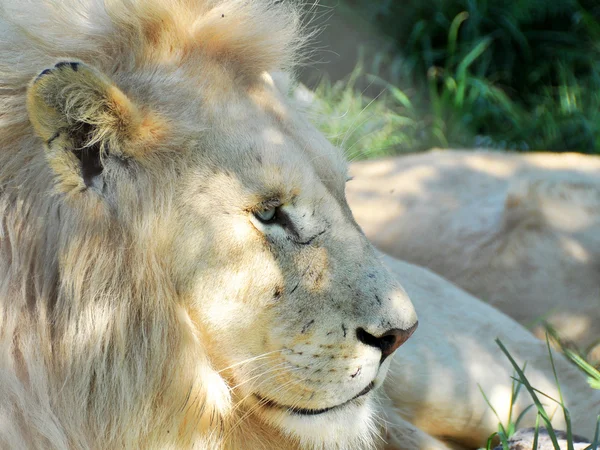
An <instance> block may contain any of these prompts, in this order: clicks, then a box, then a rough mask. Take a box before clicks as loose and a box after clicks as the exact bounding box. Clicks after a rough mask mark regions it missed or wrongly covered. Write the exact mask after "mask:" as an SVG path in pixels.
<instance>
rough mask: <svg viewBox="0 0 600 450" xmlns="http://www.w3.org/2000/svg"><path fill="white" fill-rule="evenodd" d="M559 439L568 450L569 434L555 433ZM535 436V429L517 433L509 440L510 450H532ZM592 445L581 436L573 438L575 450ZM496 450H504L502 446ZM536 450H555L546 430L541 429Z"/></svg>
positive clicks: (524, 429)
mask: <svg viewBox="0 0 600 450" xmlns="http://www.w3.org/2000/svg"><path fill="white" fill-rule="evenodd" d="M554 433H555V434H556V437H557V439H558V444H559V445H560V448H561V450H563V449H564V450H566V449H567V433H565V432H564V431H556V430H555V431H554ZM534 435H535V429H534V428H523V429H522V430H519V431H517V432H516V433H515V434H513V436H512V437H511V438H510V439H509V440H508V443H509V446H510V450H532V449H533V440H534ZM589 445H590V442H589V440H587V439H586V438H582V437H581V436H573V448H574V449H575V450H583V449H585V448H586V447H588V446H589ZM494 450H502V445H499V446H498V447H496V448H495V449H494ZM536 450H554V446H553V444H552V440H551V439H550V436H549V435H548V431H547V430H546V429H545V428H540V429H539V433H538V446H537V449H536Z"/></svg>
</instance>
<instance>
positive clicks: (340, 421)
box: [260, 386, 378, 449]
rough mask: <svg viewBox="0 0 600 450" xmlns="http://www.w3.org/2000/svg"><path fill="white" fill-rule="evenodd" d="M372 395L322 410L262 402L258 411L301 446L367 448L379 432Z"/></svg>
mask: <svg viewBox="0 0 600 450" xmlns="http://www.w3.org/2000/svg"><path fill="white" fill-rule="evenodd" d="M370 389H372V386H370ZM370 389H369V390H370ZM373 395H374V394H373V393H361V395H360V396H357V397H355V398H354V399H352V400H348V401H347V402H345V403H343V404H341V405H338V406H335V407H330V408H323V409H321V410H318V409H315V410H294V409H289V408H286V407H277V406H271V405H264V406H263V407H261V408H260V409H261V411H260V415H261V416H262V417H263V420H265V421H266V422H268V423H269V424H270V425H272V426H274V427H276V428H277V429H279V430H280V431H281V432H283V434H285V435H288V436H290V437H292V438H295V439H297V440H299V441H300V444H301V448H307V449H312V448H319V449H321V448H322V449H342V448H360V449H369V448H372V447H373V443H374V439H375V435H376V433H377V432H378V429H377V426H376V424H375V421H374V418H375V406H374V400H373Z"/></svg>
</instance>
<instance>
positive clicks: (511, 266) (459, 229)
mask: <svg viewBox="0 0 600 450" xmlns="http://www.w3.org/2000/svg"><path fill="white" fill-rule="evenodd" d="M351 172H352V174H353V175H354V176H355V180H354V181H353V182H352V183H350V184H349V185H348V198H349V202H350V205H351V206H352V208H353V211H354V214H355V216H356V218H357V220H358V222H359V224H360V225H361V226H362V227H363V229H364V230H365V232H366V233H367V235H368V236H369V237H370V238H371V239H372V240H373V242H374V243H375V244H376V245H378V246H379V247H380V248H381V249H382V250H384V251H386V252H388V253H389V254H391V255H394V256H396V257H399V258H402V259H405V260H408V261H411V262H413V263H415V264H420V265H423V266H427V267H429V268H431V269H432V270H433V271H435V272H437V273H439V274H440V275H442V276H444V277H446V278H448V279H449V280H451V281H453V282H455V283H456V284H458V285H459V286H461V287H463V288H464V289H466V290H467V291H469V292H471V293H473V294H474V295H476V296H478V297H480V298H482V299H484V300H485V301H487V302H488V303H490V304H491V305H493V306H495V307H497V308H499V309H500V310H502V311H504V312H505V313H507V314H508V315H510V316H511V317H513V318H515V319H517V320H518V321H519V322H521V323H523V324H524V325H532V324H534V323H535V322H536V321H538V323H537V324H536V332H537V334H538V336H540V337H543V336H544V332H543V327H542V326H541V325H540V324H539V321H541V320H547V321H549V322H550V323H551V324H552V325H553V326H554V327H555V328H556V329H557V330H558V332H559V334H561V336H562V337H563V338H565V339H567V340H570V341H572V342H574V343H576V344H577V345H579V346H580V347H581V348H582V349H585V348H587V347H588V346H590V345H594V344H595V343H598V341H599V340H600V329H599V327H598V323H600V158H598V157H594V156H585V155H576V154H550V153H539V154H527V155H522V154H502V153H492V152H482V151H479V152H473V151H468V152H467V151H453V150H444V151H434V152H428V153H424V154H419V155H412V156H408V157H401V158H396V159H387V160H381V161H373V162H365V163H358V164H356V165H354V166H353V167H352V171H351ZM593 354H594V355H595V358H597V359H598V360H600V347H598V348H597V349H596V351H595V352H593Z"/></svg>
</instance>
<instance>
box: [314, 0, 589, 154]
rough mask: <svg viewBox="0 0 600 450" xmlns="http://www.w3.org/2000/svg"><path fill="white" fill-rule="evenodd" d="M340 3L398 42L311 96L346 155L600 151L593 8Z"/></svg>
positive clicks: (538, 3)
mask: <svg viewBox="0 0 600 450" xmlns="http://www.w3.org/2000/svg"><path fill="white" fill-rule="evenodd" d="M341 1H342V3H341V4H340V5H339V7H340V8H342V9H343V10H345V11H350V12H351V13H353V14H358V15H360V16H361V17H363V18H366V20H367V21H368V22H369V23H371V24H372V25H373V28H374V29H377V30H379V31H381V32H382V33H383V34H384V35H385V36H386V37H387V38H388V39H389V40H390V41H391V42H392V43H393V46H392V48H393V51H389V50H386V51H385V52H380V53H378V54H375V55H373V54H368V55H367V56H368V58H367V59H368V63H361V62H359V65H358V66H357V69H356V70H355V71H354V73H353V74H352V75H351V76H350V78H349V80H348V79H347V80H342V81H338V82H337V83H333V82H330V81H327V80H323V81H322V82H321V83H320V84H319V85H318V86H317V88H316V94H317V103H318V105H319V106H320V108H319V109H320V110H321V111H322V112H324V113H325V114H326V115H327V120H325V121H323V123H322V124H321V127H322V129H323V131H324V132H325V133H326V134H328V135H329V136H330V137H332V138H333V139H334V140H337V141H338V143H339V144H342V143H343V144H344V145H343V147H345V148H346V149H348V152H349V154H350V156H351V157H353V158H356V157H372V156H380V155H388V154H397V153H402V152H408V151H418V150H424V149H428V148H431V147H435V146H440V147H491V148H497V149H512V150H519V151H530V150H552V151H578V152H583V153H596V154H600V120H599V119H600V2H598V1H597V0H560V1H555V0H512V1H510V2H509V1H505V0H430V1H427V2H423V1H422V0H403V1H401V2H400V1H395V0H341ZM363 61H364V58H363ZM384 79H385V80H386V81H384ZM365 86H370V88H369V89H368V90H367V92H368V93H369V95H367V94H363V90H364V88H365ZM373 86H377V87H378V88H379V90H377V91H376V90H374V89H373ZM382 88H384V90H383V91H382ZM379 91H382V93H381V94H380V95H377V98H376V99H375V98H374V97H375V96H376V94H373V95H371V94H372V93H373V92H379ZM367 106H368V107H367ZM365 108H366V109H365Z"/></svg>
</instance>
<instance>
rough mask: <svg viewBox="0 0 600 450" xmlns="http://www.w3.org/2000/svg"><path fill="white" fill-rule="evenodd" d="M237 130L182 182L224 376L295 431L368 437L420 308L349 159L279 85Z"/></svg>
mask: <svg viewBox="0 0 600 450" xmlns="http://www.w3.org/2000/svg"><path fill="white" fill-rule="evenodd" d="M224 117H225V118H224ZM224 117H223V116H220V117H219V120H218V121H216V120H215V121H211V122H209V123H208V124H206V127H205V128H206V129H207V130H210V131H209V132H208V133H206V134H205V135H204V136H203V137H202V138H201V139H200V141H199V142H198V143H197V146H198V151H197V152H193V153H195V154H196V155H197V157H196V158H194V159H193V162H190V164H189V170H187V171H186V173H185V174H184V175H183V176H182V184H181V186H180V188H181V189H182V191H181V194H180V195H178V196H177V198H178V199H179V211H180V223H179V225H178V228H179V230H180V231H179V232H178V234H179V237H178V239H177V241H176V246H175V248H176V254H177V258H178V259H179V262H178V264H176V266H177V267H185V268H186V270H187V272H186V273H184V274H181V279H182V280H183V283H184V285H185V288H184V289H183V290H184V291H185V292H187V296H188V297H189V298H191V299H192V304H193V308H194V310H195V311H196V314H197V318H198V319H197V321H198V324H199V326H200V327H201V328H202V329H203V335H204V338H205V339H206V340H207V341H208V342H210V344H209V348H210V349H211V350H210V351H211V358H212V359H213V361H214V364H215V368H216V369H217V370H220V371H222V372H221V373H222V374H223V375H224V376H225V377H226V378H227V380H228V382H229V384H230V386H231V387H233V396H234V400H235V401H236V402H239V403H241V404H242V405H243V408H244V409H245V410H247V411H252V412H253V413H255V414H257V415H259V416H260V417H262V418H263V419H264V420H266V421H268V422H269V423H271V424H276V425H278V426H279V427H281V428H283V429H284V430H285V431H288V432H292V433H294V434H296V435H298V436H304V438H306V436H308V435H310V436H312V437H313V438H314V439H316V440H317V441H318V440H321V439H334V438H335V439H339V438H340V436H352V435H353V433H357V434H362V435H364V434H366V429H365V428H366V427H367V426H368V423H369V418H370V416H371V409H372V405H371V391H372V389H373V388H376V387H378V386H379V385H380V384H381V383H382V381H383V379H384V377H385V375H386V371H387V368H388V365H389V361H390V358H388V356H389V355H390V354H391V353H392V352H393V351H394V350H395V349H396V348H397V346H399V345H400V344H401V343H402V342H404V340H406V339H407V338H408V337H409V336H410V334H411V333H412V331H413V330H414V328H415V325H416V316H415V312H414V310H413V308H412V305H411V303H410V301H409V299H408V298H407V295H406V294H405V292H404V291H403V290H402V288H401V287H400V286H398V285H397V284H396V283H394V282H393V281H392V280H391V277H390V275H389V274H388V273H387V271H386V270H385V269H384V268H383V267H382V265H381V263H380V261H379V260H378V258H377V257H376V255H375V253H374V252H373V249H372V247H371V245H370V244H369V242H368V241H367V240H366V238H365V236H364V235H363V233H362V231H361V230H360V228H359V227H358V226H357V224H356V223H355V221H354V219H353V217H352V214H351V212H350V209H349V208H348V205H347V203H346V200H345V195H344V187H345V183H346V180H347V174H346V165H345V161H344V159H343V157H342V155H341V154H340V152H339V151H338V150H337V149H334V148H333V147H332V146H331V145H330V144H329V143H328V142H327V140H326V139H324V138H323V137H322V136H320V135H319V134H318V133H317V132H316V131H315V130H314V129H312V128H311V127H310V125H308V124H307V123H305V122H304V121H303V120H302V119H301V118H299V117H298V116H297V115H295V114H294V113H292V112H290V111H289V109H288V108H287V106H286V105H285V100H284V99H282V98H281V96H280V95H278V94H277V92H276V90H275V88H274V86H273V85H272V84H271V83H270V82H269V81H268V80H267V81H265V83H264V84H263V85H262V86H260V87H257V88H256V90H255V91H253V92H251V93H250V94H248V95H247V96H246V97H245V98H243V99H239V101H237V102H235V103H233V102H232V103H231V106H229V107H228V109H226V114H224ZM215 145H219V146H220V147H221V148H222V151H220V152H218V153H215V154H211V156H210V158H208V159H207V158H206V157H205V156H203V152H202V151H201V150H200V149H201V148H211V147H214V146H215ZM326 421H329V422H331V423H330V425H329V426H328V425H326ZM312 426H314V428H312ZM307 428H310V429H311V431H310V433H307ZM338 428H339V429H338ZM342 430H343V432H342V433H340V431H342Z"/></svg>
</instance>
